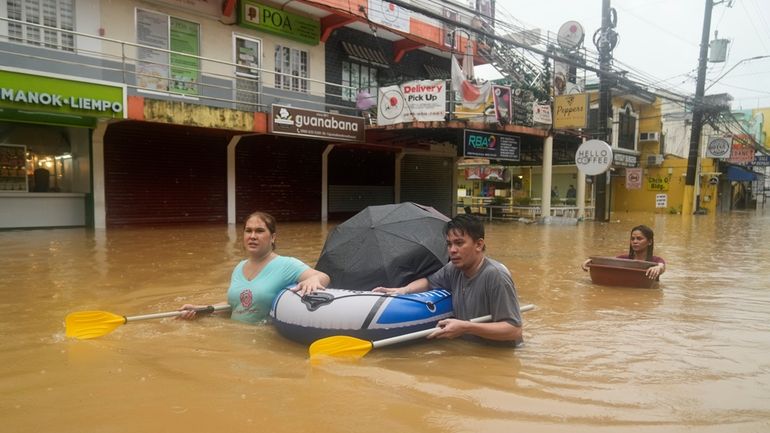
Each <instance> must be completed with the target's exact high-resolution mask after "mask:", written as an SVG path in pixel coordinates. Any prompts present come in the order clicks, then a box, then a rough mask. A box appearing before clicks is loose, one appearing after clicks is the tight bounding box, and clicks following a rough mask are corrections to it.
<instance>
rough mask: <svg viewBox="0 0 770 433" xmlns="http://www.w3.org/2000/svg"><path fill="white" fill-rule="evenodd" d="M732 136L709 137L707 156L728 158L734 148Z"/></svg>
mask: <svg viewBox="0 0 770 433" xmlns="http://www.w3.org/2000/svg"><path fill="white" fill-rule="evenodd" d="M732 141H733V139H732V137H709V140H708V144H707V145H706V158H716V159H727V158H729V157H730V151H731V150H732V144H731V143H732Z"/></svg>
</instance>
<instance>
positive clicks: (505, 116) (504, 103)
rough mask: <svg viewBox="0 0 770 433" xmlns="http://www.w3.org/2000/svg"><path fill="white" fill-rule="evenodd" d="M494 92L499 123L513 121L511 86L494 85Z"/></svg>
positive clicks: (504, 123)
mask: <svg viewBox="0 0 770 433" xmlns="http://www.w3.org/2000/svg"><path fill="white" fill-rule="evenodd" d="M492 94H493V95H494V101H495V118H496V119H497V123H499V124H501V125H507V124H509V123H511V108H512V107H511V88H510V87H505V86H492Z"/></svg>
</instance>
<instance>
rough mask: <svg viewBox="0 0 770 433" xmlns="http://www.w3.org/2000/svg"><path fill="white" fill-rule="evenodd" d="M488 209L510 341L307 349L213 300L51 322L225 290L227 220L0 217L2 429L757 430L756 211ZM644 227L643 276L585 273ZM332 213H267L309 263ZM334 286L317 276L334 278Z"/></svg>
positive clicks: (760, 235)
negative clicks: (574, 218)
mask: <svg viewBox="0 0 770 433" xmlns="http://www.w3.org/2000/svg"><path fill="white" fill-rule="evenodd" d="M612 220H613V221H612V222H611V223H594V222H583V223H580V224H579V225H578V226H559V225H552V226H542V225H535V224H530V225H527V224H523V223H516V222H495V223H492V224H488V225H487V236H486V240H487V246H488V251H487V252H488V254H489V255H490V256H491V257H493V258H495V259H497V260H499V261H501V262H503V263H504V264H506V265H507V266H508V267H509V268H510V269H511V272H512V273H513V277H514V282H515V283H516V285H517V287H518V291H519V295H520V298H521V301H522V304H527V303H532V304H535V305H536V308H535V309H534V310H533V311H529V312H526V313H523V314H524V320H525V328H524V336H525V340H526V344H525V345H524V346H523V347H521V348H518V349H516V350H515V351H512V350H504V349H501V348H495V347H487V346H481V345H477V344H474V343H470V342H465V341H428V342H421V343H420V344H413V345H408V346H405V347H395V348H383V349H378V350H375V351H372V352H371V353H370V354H369V355H367V356H366V357H365V358H364V359H362V360H360V361H359V362H357V363H349V362H325V363H323V364H321V365H319V366H311V365H310V363H309V361H308V360H307V348H306V347H304V346H301V345H298V344H296V343H294V342H291V341H288V340H285V339H283V338H282V337H281V336H279V335H278V334H277V333H276V332H275V331H274V330H273V329H272V328H271V327H269V326H261V327H255V326H253V325H248V324H244V323H240V322H235V321H230V320H226V319H223V318H219V317H209V318H204V319H202V320H198V321H194V322H184V321H177V320H173V319H161V320H151V321H143V322H136V323H129V324H126V325H123V326H120V327H118V328H117V329H116V330H115V331H114V332H112V333H110V334H108V335H106V336H104V337H101V338H98V339H93V340H83V341H80V340H72V339H67V338H65V336H64V327H63V321H64V317H65V316H66V315H67V314H68V313H70V312H75V311H82V310H105V311H110V312H113V313H116V314H120V315H139V314H147V313H155V312H163V311H171V310H175V309H176V308H178V307H179V306H180V305H182V304H183V303H206V302H209V303H214V302H219V301H222V300H224V299H225V292H226V289H227V286H228V284H229V279H230V273H231V270H232V268H233V266H234V265H235V264H236V263H237V262H238V261H239V260H240V259H241V258H242V257H243V253H242V249H241V243H240V239H241V237H240V228H238V229H236V228H235V227H226V226H193V227H181V228H179V227H169V228H115V229H109V230H107V231H103V230H97V231H94V230H88V229H56V230H32V231H5V232H0V245H2V248H0V274H2V279H1V281H0V297H1V298H0V299H1V300H0V335H2V351H0V365H2V366H3V367H2V370H0V372H1V373H0V418H2V420H3V423H4V428H3V429H4V431H9V432H16V433H23V432H48V431H56V432H60V433H89V432H99V433H106V432H150V431H165V432H171V433H174V432H190V431H219V432H239V431H260V432H292V433H296V432H309V431H326V432H357V433H368V432H392V433H418V432H419V433H424V432H484V433H493V432H501V433H502V432H506V433H508V432H513V431H522V432H564V431H585V432H588V431H590V432H690V431H698V432H706V433H709V432H724V433H728V432H729V433H737V432H766V431H770V325H768V323H770V265H769V264H770V210H768V209H766V210H765V211H764V213H763V212H762V211H757V212H753V211H752V212H746V213H738V212H735V213H732V214H720V215H717V216H714V215H708V216H698V217H690V216H685V217H683V216H681V215H668V214H660V215H652V214H647V213H645V214H613V215H612ZM637 224H647V225H649V226H651V227H652V228H653V229H654V230H655V241H656V242H655V253H656V254H657V255H660V256H662V257H664V258H665V259H666V260H667V262H668V270H667V272H666V273H665V274H664V275H663V277H662V278H661V283H660V288H659V289H657V290H649V289H628V288H612V287H601V286H595V285H593V284H592V283H591V280H590V277H589V275H588V274H587V273H585V272H583V271H582V270H581V269H580V263H581V262H582V261H583V260H584V259H585V258H586V257H587V256H589V255H613V256H614V255H617V254H621V253H624V252H626V251H627V248H628V236H629V231H630V228H631V227H632V226H635V225H637ZM332 227H333V226H332V225H331V224H330V225H328V226H327V225H323V224H321V223H301V224H300V223H290V224H281V223H280V221H279V225H278V241H277V244H278V250H277V252H278V253H279V254H283V255H292V256H295V257H298V258H300V259H301V260H303V261H305V262H307V263H309V264H314V263H315V261H316V260H317V259H318V255H319V253H320V251H321V247H322V246H323V242H324V240H325V238H326V234H327V233H328V231H329V230H330V229H331V228H332ZM332 285H333V284H332Z"/></svg>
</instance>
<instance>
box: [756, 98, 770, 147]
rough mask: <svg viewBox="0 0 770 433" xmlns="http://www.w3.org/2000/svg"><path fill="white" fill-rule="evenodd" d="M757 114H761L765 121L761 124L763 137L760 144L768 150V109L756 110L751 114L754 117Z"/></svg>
mask: <svg viewBox="0 0 770 433" xmlns="http://www.w3.org/2000/svg"><path fill="white" fill-rule="evenodd" d="M757 113H762V115H763V116H764V118H765V121H764V123H763V124H762V133H763V135H764V141H763V142H762V144H763V145H764V146H765V149H768V150H770V143H768V141H770V140H768V138H770V108H757V109H756V110H754V111H753V112H752V113H751V114H752V115H753V116H756V115H757Z"/></svg>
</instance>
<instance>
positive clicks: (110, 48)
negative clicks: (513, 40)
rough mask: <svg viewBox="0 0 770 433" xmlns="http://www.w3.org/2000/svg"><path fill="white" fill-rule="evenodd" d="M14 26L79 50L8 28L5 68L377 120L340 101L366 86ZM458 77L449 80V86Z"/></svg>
mask: <svg viewBox="0 0 770 433" xmlns="http://www.w3.org/2000/svg"><path fill="white" fill-rule="evenodd" d="M9 23H13V24H14V25H15V26H17V27H18V26H25V27H36V28H38V29H39V31H40V32H49V33H50V32H58V33H61V34H62V35H65V34H66V35H67V37H60V38H58V39H59V40H67V41H72V40H74V49H73V47H72V46H69V45H68V46H61V45H57V44H52V43H50V42H46V43H41V42H38V41H32V43H30V41H25V40H23V38H20V37H19V35H18V34H15V35H14V36H13V37H9V35H8V33H7V32H6V33H5V34H3V35H0V65H4V66H9V67H13V68H17V69H22V70H26V71H30V72H45V73H46V74H49V73H55V74H59V75H63V76H72V77H78V78H80V79H84V80H88V79H91V80H101V81H107V82H114V83H119V84H123V85H125V86H126V88H127V89H128V94H129V95H140V96H150V97H152V98H155V99H162V100H171V101H184V102H187V103H195V104H201V105H207V106H215V107H219V108H229V109H236V110H240V111H251V112H265V111H269V110H270V108H271V106H272V105H273V104H282V105H291V106H295V107H300V108H306V109H311V110H319V111H336V112H339V113H342V114H349V115H364V117H368V118H370V119H376V117H377V116H376V111H375V110H376V104H375V106H374V107H372V109H370V110H367V112H364V113H362V112H361V111H360V110H357V109H356V107H355V103H354V102H350V103H348V104H345V103H339V101H343V94H344V93H347V92H350V91H353V92H354V93H357V92H358V90H359V89H356V88H352V87H348V86H343V85H341V84H338V83H333V82H328V81H321V80H317V79H314V78H310V77H300V76H297V75H295V74H286V73H280V72H276V71H274V70H269V69H265V68H262V67H258V66H253V65H244V64H238V63H233V62H229V61H223V60H219V59H213V58H210V57H204V56H197V55H192V54H187V53H182V52H176V51H171V50H166V49H161V48H157V47H152V46H147V45H142V44H138V43H134V42H127V41H122V40H118V39H112V38H108V37H102V36H96V35H91V34H87V33H82V32H77V31H69V30H64V29H60V28H55V27H49V26H45V25H40V24H34V23H28V22H24V21H18V20H14V19H9V18H4V17H0V26H1V27H0V28H6V29H7V28H8V24H9ZM156 57H165V58H169V59H171V58H176V59H180V58H182V59H183V60H184V62H183V63H180V62H176V63H172V62H171V61H169V62H158V61H156V60H154V58H156ZM189 65H194V67H191V66H189ZM172 71H173V72H174V73H173V74H172V73H171V72H172ZM180 77H186V78H180ZM190 77H193V78H192V79H190ZM450 82H451V81H450V80H446V83H447V86H446V88H447V89H449V86H450ZM276 83H277V84H278V85H277V86H276ZM455 95H456V93H455V92H453V91H447V111H446V113H447V116H446V117H445V118H446V119H449V120H453V119H468V120H474V121H479V122H486V123H495V122H496V119H495V116H494V114H489V113H487V114H486V115H484V114H478V113H476V114H473V113H468V112H463V110H462V109H459V107H460V105H459V103H458V102H457V101H456V100H455ZM456 107H457V108H456ZM488 108H491V107H488ZM487 111H488V112H489V111H491V109H489V110H487ZM370 123H371V124H374V123H375V122H374V121H373V120H372V121H371V122H370ZM528 126H529V125H528Z"/></svg>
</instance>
